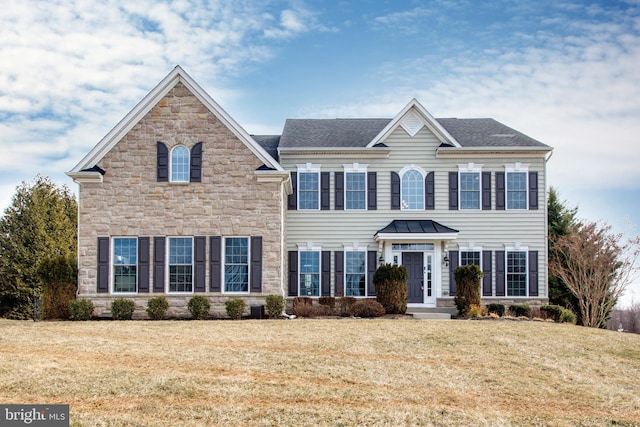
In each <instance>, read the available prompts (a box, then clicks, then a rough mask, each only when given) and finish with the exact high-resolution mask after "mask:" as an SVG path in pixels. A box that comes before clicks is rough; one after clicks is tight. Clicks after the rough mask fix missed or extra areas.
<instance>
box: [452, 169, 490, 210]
mask: <svg viewBox="0 0 640 427" xmlns="http://www.w3.org/2000/svg"><path fill="white" fill-rule="evenodd" d="M483 166H484V165H478V164H475V163H467V164H464V165H458V183H459V184H458V200H459V201H460V210H462V211H479V210H482V167H483ZM463 173H477V174H478V207H477V208H463V207H462V176H461V175H462V174H463Z"/></svg>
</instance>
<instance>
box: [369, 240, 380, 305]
mask: <svg viewBox="0 0 640 427" xmlns="http://www.w3.org/2000/svg"><path fill="white" fill-rule="evenodd" d="M377 269H378V252H376V251H367V295H368V296H370V297H374V296H376V287H375V285H374V284H373V275H374V274H376V270H377Z"/></svg>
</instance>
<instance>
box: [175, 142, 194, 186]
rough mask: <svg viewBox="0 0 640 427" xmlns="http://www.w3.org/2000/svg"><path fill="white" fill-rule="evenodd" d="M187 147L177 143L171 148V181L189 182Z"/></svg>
mask: <svg viewBox="0 0 640 427" xmlns="http://www.w3.org/2000/svg"><path fill="white" fill-rule="evenodd" d="M189 157H190V155H189V149H188V148H187V147H185V146H183V145H178V146H177V147H174V148H173V150H171V182H189Z"/></svg>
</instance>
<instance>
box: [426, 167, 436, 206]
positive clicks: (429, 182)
mask: <svg viewBox="0 0 640 427" xmlns="http://www.w3.org/2000/svg"><path fill="white" fill-rule="evenodd" d="M434 175H435V174H434V173H433V172H429V173H428V174H427V176H426V178H425V179H424V208H425V209H426V210H428V211H431V210H434V209H435V208H436V183H435V178H434Z"/></svg>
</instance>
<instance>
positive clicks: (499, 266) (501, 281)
mask: <svg viewBox="0 0 640 427" xmlns="http://www.w3.org/2000/svg"><path fill="white" fill-rule="evenodd" d="M505 280H506V273H505V269H504V251H496V296H497V297H503V296H504V285H505Z"/></svg>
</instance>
